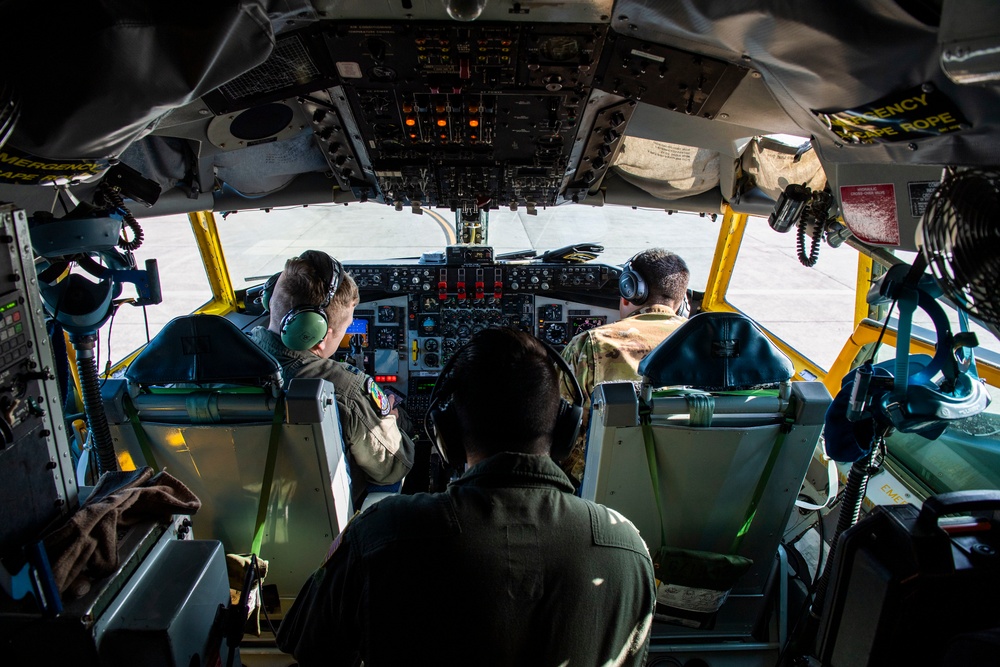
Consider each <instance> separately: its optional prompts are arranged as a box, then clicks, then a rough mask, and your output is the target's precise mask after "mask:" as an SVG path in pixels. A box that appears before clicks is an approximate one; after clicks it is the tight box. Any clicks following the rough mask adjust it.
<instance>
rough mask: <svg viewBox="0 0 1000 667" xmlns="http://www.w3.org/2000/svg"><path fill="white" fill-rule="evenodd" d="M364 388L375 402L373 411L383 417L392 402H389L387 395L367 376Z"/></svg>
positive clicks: (390, 407)
mask: <svg viewBox="0 0 1000 667" xmlns="http://www.w3.org/2000/svg"><path fill="white" fill-rule="evenodd" d="M365 389H367V390H368V397H369V398H371V399H372V403H374V404H375V411H376V412H378V413H379V414H380V415H382V416H383V417H385V416H387V415H388V414H389V411H390V410H391V409H392V403H390V402H389V397H388V396H386V395H385V392H384V391H382V387H380V386H378V383H377V382H375V380H373V379H371V378H368V379H367V380H365Z"/></svg>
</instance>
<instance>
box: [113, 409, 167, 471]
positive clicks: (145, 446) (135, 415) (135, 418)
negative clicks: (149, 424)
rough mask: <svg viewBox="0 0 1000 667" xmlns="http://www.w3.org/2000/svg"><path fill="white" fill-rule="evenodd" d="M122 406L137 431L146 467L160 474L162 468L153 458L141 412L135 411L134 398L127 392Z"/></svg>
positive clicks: (137, 438) (136, 435)
mask: <svg viewBox="0 0 1000 667" xmlns="http://www.w3.org/2000/svg"><path fill="white" fill-rule="evenodd" d="M122 404H123V406H124V407H125V414H126V415H127V416H128V420H129V423H130V424H132V430H133V431H135V439H136V440H138V441H139V449H141V450H142V455H143V457H145V459H146V465H148V466H149V467H150V468H152V469H153V472H154V473H158V472H160V466H159V465H158V464H157V463H156V457H155V456H153V447H152V446H151V445H150V444H149V436H148V435H146V430H145V429H144V428H143V427H142V422H140V421H139V411H138V410H136V409H135V404H134V403H133V402H132V397H131V396H129V395H128V392H127V391H126V392H124V393H123V394H122Z"/></svg>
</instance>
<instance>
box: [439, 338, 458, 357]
mask: <svg viewBox="0 0 1000 667" xmlns="http://www.w3.org/2000/svg"><path fill="white" fill-rule="evenodd" d="M457 349H458V341H457V340H455V339H454V338H445V339H444V340H443V341H441V351H442V352H443V353H444V354H445V355H447V356H451V355H452V354H454V353H455V350H457Z"/></svg>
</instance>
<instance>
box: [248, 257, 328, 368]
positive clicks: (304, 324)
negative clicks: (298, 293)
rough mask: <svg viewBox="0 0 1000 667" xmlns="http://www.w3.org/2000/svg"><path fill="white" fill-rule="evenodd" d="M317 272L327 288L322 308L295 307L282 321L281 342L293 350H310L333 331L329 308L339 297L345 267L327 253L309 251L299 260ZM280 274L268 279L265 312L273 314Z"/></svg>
mask: <svg viewBox="0 0 1000 667" xmlns="http://www.w3.org/2000/svg"><path fill="white" fill-rule="evenodd" d="M299 258H300V259H304V260H306V261H307V262H308V263H309V264H311V265H312V267H313V268H314V269H316V271H317V273H318V274H319V276H320V277H321V279H322V280H323V282H324V284H326V286H327V288H326V298H324V299H323V302H322V303H320V304H318V305H300V306H294V307H293V308H292V309H291V310H289V311H288V312H287V313H286V314H285V316H284V317H283V318H282V320H281V328H280V330H281V342H282V343H284V344H285V347H287V348H289V349H291V350H308V349H309V348H311V347H313V346H314V345H316V344H317V343H319V342H320V341H321V340H323V338H324V337H326V332H327V330H328V329H329V320H328V318H327V316H326V308H327V306H329V305H330V301H331V300H332V299H333V295H334V294H336V293H337V289H338V288H339V287H340V283H342V282H343V281H344V265H343V264H341V263H340V262H339V261H337V260H336V259H334V258H333V257H331V256H330V255H328V254H327V253H325V252H320V251H318V250H307V251H305V252H304V253H302V254H301V255H300V256H299ZM280 275H281V272H278V273H276V274H274V275H273V276H271V277H270V278H268V279H267V282H266V283H264V290H263V292H262V294H261V302H262V303H263V305H264V310H270V302H271V296H272V295H273V294H274V287H275V285H276V284H277V282H278V277H279V276H280Z"/></svg>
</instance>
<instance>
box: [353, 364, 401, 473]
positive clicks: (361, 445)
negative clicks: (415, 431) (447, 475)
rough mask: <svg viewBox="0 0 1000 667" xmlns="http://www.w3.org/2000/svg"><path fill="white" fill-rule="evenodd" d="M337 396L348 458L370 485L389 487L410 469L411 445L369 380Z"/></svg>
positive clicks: (382, 393) (377, 387) (365, 378)
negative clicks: (349, 452) (366, 476)
mask: <svg viewBox="0 0 1000 667" xmlns="http://www.w3.org/2000/svg"><path fill="white" fill-rule="evenodd" d="M351 389H352V390H351V391H349V392H340V393H338V394H337V402H338V403H339V404H340V405H339V407H340V415H341V429H342V430H343V432H344V437H345V439H346V440H347V442H348V443H349V445H350V448H351V457H352V459H353V460H354V463H355V465H357V466H358V467H359V468H361V469H362V470H363V471H364V472H365V474H366V475H368V478H369V479H370V480H371V481H372V483H374V484H393V483H395V482H398V481H399V480H401V479H403V477H404V476H405V475H406V473H408V472H409V471H410V468H412V467H413V450H414V447H413V441H412V440H410V437H409V436H408V435H406V434H405V433H404V432H403V431H402V430H401V429H400V427H399V424H398V423H397V422H396V416H395V415H391V414H389V409H388V405H389V402H388V399H387V398H386V397H385V393H384V392H383V391H382V389H381V388H380V387H379V386H378V384H377V383H376V382H375V380H373V379H372V378H370V377H368V376H364V379H363V380H362V382H361V383H360V384H358V385H354V386H353V387H352V388H351Z"/></svg>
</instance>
